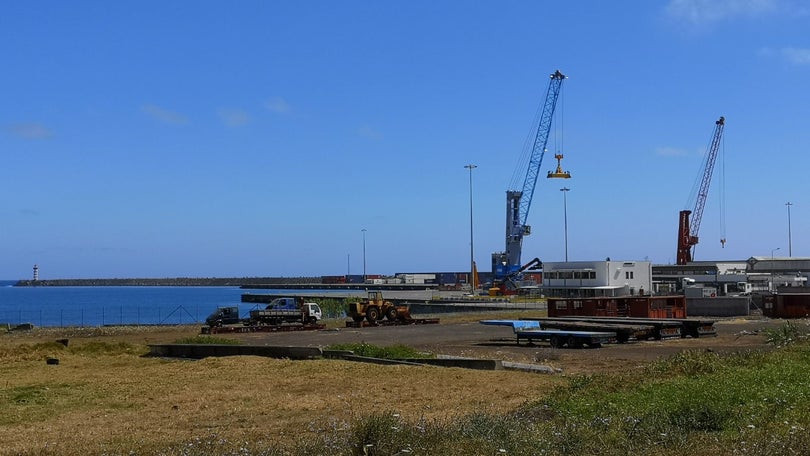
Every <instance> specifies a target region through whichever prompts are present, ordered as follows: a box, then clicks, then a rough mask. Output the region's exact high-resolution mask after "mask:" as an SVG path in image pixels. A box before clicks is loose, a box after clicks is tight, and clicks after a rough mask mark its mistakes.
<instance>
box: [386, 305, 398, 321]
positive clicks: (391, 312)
mask: <svg viewBox="0 0 810 456" xmlns="http://www.w3.org/2000/svg"><path fill="white" fill-rule="evenodd" d="M398 316H399V312H397V308H396V307H394V306H391V307H389V308H388V310H386V311H385V318H387V319H389V320H391V321H396V319H397V317H398Z"/></svg>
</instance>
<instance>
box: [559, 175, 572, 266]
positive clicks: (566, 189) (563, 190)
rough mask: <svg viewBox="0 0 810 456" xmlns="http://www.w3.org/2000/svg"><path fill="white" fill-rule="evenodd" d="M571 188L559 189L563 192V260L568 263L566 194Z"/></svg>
mask: <svg viewBox="0 0 810 456" xmlns="http://www.w3.org/2000/svg"><path fill="white" fill-rule="evenodd" d="M570 190H571V189H570V188H568V187H563V188H561V189H560V191H561V192H563V219H564V220H565V262H566V263H568V198H567V197H566V194H567V193H568V192H569V191H570Z"/></svg>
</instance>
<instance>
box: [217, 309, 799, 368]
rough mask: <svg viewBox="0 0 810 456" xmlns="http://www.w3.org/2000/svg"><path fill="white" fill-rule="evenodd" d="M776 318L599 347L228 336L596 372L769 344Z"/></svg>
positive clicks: (508, 334)
mask: <svg viewBox="0 0 810 456" xmlns="http://www.w3.org/2000/svg"><path fill="white" fill-rule="evenodd" d="M783 324H784V321H782V320H772V319H764V318H753V317H750V318H735V319H717V321H716V323H715V328H716V329H717V335H716V336H710V337H700V338H691V337H689V338H684V339H666V340H662V341H631V342H628V343H625V344H608V345H604V346H603V347H602V348H583V349H568V348H562V349H553V348H551V347H550V346H549V345H548V344H547V343H544V342H536V343H535V344H527V343H525V342H522V343H521V344H519V345H518V344H517V342H516V340H515V337H514V333H513V331H512V329H511V328H509V327H500V326H486V325H482V324H480V323H478V322H477V321H476V322H470V323H451V324H444V323H441V322H440V323H439V324H425V325H403V326H379V327H366V328H339V329H331V330H321V331H293V332H272V333H248V334H238V335H233V336H231V335H229V336H228V337H236V338H239V339H241V340H242V341H243V342H244V343H248V344H256V345H279V346H305V347H322V348H324V347H328V346H331V345H335V344H351V343H363V342H365V343H368V344H372V345H379V346H389V345H395V344H403V345H408V346H411V347H414V348H416V349H418V350H421V351H425V352H430V353H435V354H444V355H451V356H465V357H472V358H482V359H500V360H502V361H509V362H519V363H538V364H542V365H546V366H551V367H553V368H555V369H556V370H557V371H558V372H568V373H579V372H584V373H597V372H605V371H614V370H621V369H626V368H628V367H629V366H639V365H642V364H645V363H647V362H649V361H652V360H655V359H658V358H662V357H667V356H671V355H674V354H676V353H678V352H681V351H684V350H710V351H714V352H730V351H740V350H751V349H769V346H768V345H767V344H766V342H765V340H766V337H765V330H766V329H769V328H771V329H772V328H778V327H779V326H781V325H783Z"/></svg>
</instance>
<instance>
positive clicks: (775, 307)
mask: <svg viewBox="0 0 810 456" xmlns="http://www.w3.org/2000/svg"><path fill="white" fill-rule="evenodd" d="M762 315H764V316H766V317H770V318H807V317H808V316H810V293H779V294H771V295H767V296H765V297H764V299H763V306H762Z"/></svg>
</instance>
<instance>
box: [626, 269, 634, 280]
mask: <svg viewBox="0 0 810 456" xmlns="http://www.w3.org/2000/svg"><path fill="white" fill-rule="evenodd" d="M624 278H625V279H632V278H633V271H624Z"/></svg>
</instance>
